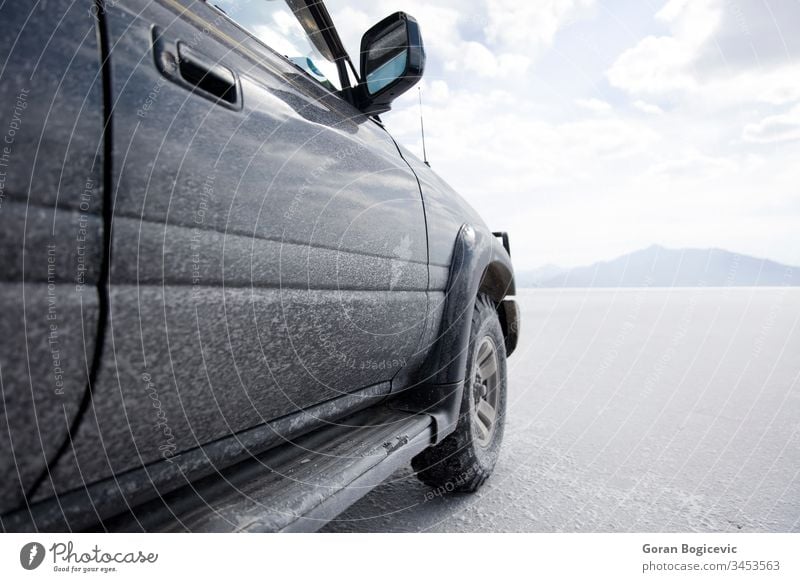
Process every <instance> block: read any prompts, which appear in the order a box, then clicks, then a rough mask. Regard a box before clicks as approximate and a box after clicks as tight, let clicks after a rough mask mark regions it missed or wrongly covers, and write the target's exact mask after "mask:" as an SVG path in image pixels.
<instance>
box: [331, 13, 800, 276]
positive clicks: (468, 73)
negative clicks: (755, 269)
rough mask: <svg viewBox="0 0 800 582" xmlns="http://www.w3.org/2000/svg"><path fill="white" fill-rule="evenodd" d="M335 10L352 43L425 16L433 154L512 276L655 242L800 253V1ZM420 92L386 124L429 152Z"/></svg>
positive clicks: (351, 47) (786, 256)
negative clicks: (499, 241) (390, 18)
mask: <svg viewBox="0 0 800 582" xmlns="http://www.w3.org/2000/svg"><path fill="white" fill-rule="evenodd" d="M326 4H327V5H328V8H329V10H330V12H331V14H332V16H333V19H334V22H335V23H336V26H337V29H338V30H339V33H340V36H341V37H342V39H343V41H344V43H345V46H346V47H347V48H348V51H349V52H350V54H351V55H357V54H358V49H359V41H360V37H361V35H362V34H363V32H364V31H366V30H367V29H368V28H369V27H370V26H371V25H372V24H374V23H376V22H377V21H378V20H380V19H381V18H383V17H385V16H387V15H388V14H390V13H392V12H395V11H397V10H403V11H405V12H407V13H409V14H411V15H412V16H414V17H415V18H416V19H417V21H418V22H419V24H420V27H421V30H422V35H423V39H424V42H425V48H426V54H427V67H426V71H425V75H424V78H423V80H422V81H421V83H420V85H419V86H420V87H421V88H422V98H423V104H424V105H423V112H424V118H425V134H426V146H427V151H428V157H429V159H430V162H431V165H432V167H433V169H434V170H435V171H436V172H437V173H439V174H440V175H441V176H442V177H443V178H444V179H445V180H446V181H447V182H448V183H450V184H451V185H452V186H453V187H454V188H455V189H456V190H458V192H459V193H460V194H461V195H462V196H464V198H466V199H467V200H468V201H469V202H470V203H471V204H472V205H473V206H474V207H475V208H476V209H477V210H478V211H479V212H480V213H481V214H482V216H483V217H484V219H485V220H486V222H487V224H488V225H489V226H490V228H492V229H493V230H507V231H508V232H509V234H510V236H511V241H512V245H513V247H512V248H513V256H514V262H515V265H516V268H517V269H518V270H519V269H528V268H534V267H537V266H540V265H544V264H557V265H560V266H563V267H572V266H578V265H583V264H589V263H592V262H595V261H597V260H605V259H610V258H613V257H615V256H618V255H621V254H624V253H627V252H631V251H634V250H637V249H640V248H644V247H647V246H650V245H651V244H660V245H663V246H666V247H670V248H683V247H696V248H706V247H719V248H725V249H728V250H731V251H735V252H740V253H746V254H751V255H755V256H759V257H766V258H770V259H773V260H777V261H780V262H785V263H788V264H794V265H800V163H798V162H799V161H800V2H798V0H769V1H767V0H668V1H663V0H662V1H655V0H620V1H597V0H528V1H525V0H427V1H425V0H371V1H369V2H367V1H363V0H362V1H352V0H351V1H343V0H328V2H326ZM354 60H355V59H354ZM356 62H357V61H356ZM417 93H418V91H417V88H416V87H415V88H414V89H412V90H411V91H409V92H408V93H407V94H406V95H404V96H403V97H401V98H400V99H398V100H397V101H396V102H395V104H394V106H393V110H392V111H391V112H389V113H386V114H384V115H383V116H382V118H383V120H384V122H385V124H386V126H387V127H388V129H389V130H390V132H391V133H392V135H393V136H394V137H395V138H397V139H398V141H400V142H401V143H402V144H403V145H404V146H406V147H407V148H409V149H410V150H411V151H413V152H414V153H416V154H417V155H419V156H420V157H421V156H422V146H421V140H420V130H419V105H418V102H417Z"/></svg>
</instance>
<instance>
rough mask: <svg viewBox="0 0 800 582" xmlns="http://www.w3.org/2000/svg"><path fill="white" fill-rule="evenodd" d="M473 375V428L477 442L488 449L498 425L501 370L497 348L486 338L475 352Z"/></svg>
mask: <svg viewBox="0 0 800 582" xmlns="http://www.w3.org/2000/svg"><path fill="white" fill-rule="evenodd" d="M473 368H474V372H473V375H472V427H473V434H474V436H475V441H476V442H477V443H478V445H479V446H481V447H483V448H486V447H488V446H489V445H490V444H491V442H492V437H493V436H494V431H495V427H496V425H497V402H498V395H499V390H498V385H499V370H498V362H497V347H496V346H495V344H494V341H492V339H491V338H490V337H484V338H483V339H482V340H481V342H480V344H479V345H478V349H477V350H476V352H475V362H474V365H473Z"/></svg>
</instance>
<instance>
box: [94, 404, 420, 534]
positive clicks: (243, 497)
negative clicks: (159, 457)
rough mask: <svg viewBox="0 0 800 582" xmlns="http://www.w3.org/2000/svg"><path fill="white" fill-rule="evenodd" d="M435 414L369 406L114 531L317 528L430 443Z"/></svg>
mask: <svg viewBox="0 0 800 582" xmlns="http://www.w3.org/2000/svg"><path fill="white" fill-rule="evenodd" d="M433 439H434V424H433V419H432V417H431V416H429V415H427V414H413V413H408V412H403V411H398V410H393V409H391V408H389V407H387V406H381V407H378V408H372V409H366V410H363V411H361V412H358V413H356V414H354V415H352V416H350V417H349V418H346V419H344V420H342V421H341V422H339V423H337V424H329V425H327V426H326V427H324V428H322V429H319V430H316V431H314V432H312V433H310V434H307V435H305V436H303V437H300V438H298V439H296V440H294V441H292V442H288V443H287V444H284V445H281V446H280V447H277V448H274V449H271V450H269V451H266V452H264V453H262V454H260V455H257V456H255V457H253V458H251V459H248V460H246V461H243V462H241V463H239V464H237V465H234V466H232V467H229V468H227V469H225V470H223V471H221V472H219V473H216V474H214V475H211V476H208V477H206V478H204V479H201V480H200V481H198V482H196V483H192V484H191V485H188V486H185V487H182V488H181V489H178V490H176V491H173V492H171V493H169V494H168V495H165V496H164V497H162V498H161V499H157V500H154V501H150V502H148V503H146V504H144V505H141V506H138V507H136V508H133V509H132V510H131V511H130V512H126V513H125V514H123V515H120V516H117V517H114V518H111V519H108V520H106V521H105V522H104V524H103V526H104V527H105V529H107V530H109V531H166V532H171V531H201V532H240V531H252V532H278V531H315V530H317V529H319V528H320V527H322V526H323V525H325V523H327V522H328V521H330V520H331V519H333V518H334V517H336V516H337V515H338V514H340V513H341V512H342V511H344V510H345V509H347V507H349V506H350V505H352V504H353V503H355V502H356V501H358V500H359V499H360V498H361V497H363V496H364V495H366V494H367V493H369V491H370V490H371V489H373V488H374V487H375V486H376V485H378V484H380V483H381V482H382V481H383V480H385V479H386V478H387V477H389V476H390V475H391V474H392V473H393V472H394V471H395V470H396V469H398V468H399V467H401V466H403V465H405V464H407V463H408V462H409V461H410V460H411V458H412V457H414V456H415V455H416V454H417V453H419V452H420V451H422V450H423V449H425V448H427V447H428V446H430V444H431V443H432V442H433Z"/></svg>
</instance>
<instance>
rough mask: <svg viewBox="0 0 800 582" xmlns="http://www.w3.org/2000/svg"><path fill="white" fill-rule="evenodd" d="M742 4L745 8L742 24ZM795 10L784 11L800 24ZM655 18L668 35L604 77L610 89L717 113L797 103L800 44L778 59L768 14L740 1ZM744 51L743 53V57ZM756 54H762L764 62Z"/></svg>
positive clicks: (687, 6)
mask: <svg viewBox="0 0 800 582" xmlns="http://www.w3.org/2000/svg"><path fill="white" fill-rule="evenodd" d="M740 4H741V5H747V6H748V8H747V11H748V12H747V19H746V17H745V14H744V13H743V12H742V9H741V8H740ZM778 4H779V5H782V6H783V5H786V4H787V3H786V2H778ZM794 6H795V8H794V9H792V8H791V7H787V8H786V9H785V10H784V11H783V12H787V13H788V12H791V11H792V10H794V13H796V14H795V22H797V21H798V20H796V18H800V4H797V3H796V2H795V3H794ZM755 15H759V17H756V16H755ZM656 19H657V20H659V21H660V22H662V23H663V24H664V25H666V26H667V28H668V29H669V31H670V34H668V35H664V36H654V35H649V36H647V37H645V38H644V39H642V40H640V41H639V42H638V43H637V44H636V45H635V46H633V47H632V48H630V49H628V50H626V51H624V52H623V53H622V54H621V55H620V56H619V57H618V58H617V59H616V61H615V62H614V63H613V64H612V65H611V67H610V68H609V69H608V71H607V77H608V80H609V82H610V83H611V85H613V86H614V87H617V88H620V89H623V90H625V91H627V92H628V93H630V94H632V95H637V96H639V95H651V96H653V95H660V96H666V97H672V98H675V97H676V95H679V96H682V97H683V98H691V99H702V100H704V101H706V102H708V103H714V104H718V105H722V106H735V105H736V104H739V103H742V102H760V103H769V104H785V103H791V102H793V101H796V100H798V99H800V63H798V62H797V61H795V60H793V58H792V57H798V58H800V42H798V41H796V40H790V41H788V43H787V41H784V42H783V43H782V46H783V53H782V54H778V53H779V51H777V49H776V48H775V46H774V45H775V39H780V38H782V35H781V30H780V28H779V27H778V22H777V21H776V20H775V19H774V14H772V13H771V10H770V9H769V8H768V7H764V6H762V7H761V9H760V10H754V9H753V7H752V6H751V5H749V4H748V3H740V2H723V1H722V0H692V1H691V2H689V0H671V1H670V2H668V3H667V4H666V5H665V6H664V8H662V9H661V10H660V11H659V12H658V13H657V14H656ZM749 23H750V24H749ZM751 26H752V28H751ZM754 31H757V32H758V35H757V36H756V34H755V32H754ZM795 37H797V34H791V35H790V36H788V38H790V39H794V38H795ZM768 39H769V40H768ZM742 47H747V48H746V51H744V53H743V49H742ZM757 47H765V48H764V50H765V52H766V54H765V59H764V61H763V62H762V61H760V60H759V59H758V52H757V51H758V48H757ZM790 47H791V48H790ZM795 47H796V48H795ZM725 51H728V53H726V52H725ZM742 54H748V55H749V56H750V57H753V58H750V59H748V58H743V57H742ZM729 55H730V58H728V56H729ZM778 57H782V58H778Z"/></svg>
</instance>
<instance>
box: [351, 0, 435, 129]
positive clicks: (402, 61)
mask: <svg viewBox="0 0 800 582" xmlns="http://www.w3.org/2000/svg"><path fill="white" fill-rule="evenodd" d="M424 70H425V49H424V47H423V46H422V36H421V35H420V32H419V25H418V24H417V21H416V20H414V18H412V17H411V16H409V15H408V14H406V13H404V12H395V13H394V14H392V15H391V16H388V17H387V18H384V19H383V20H381V21H380V22H379V23H378V24H376V25H375V26H373V27H372V28H370V29H369V30H368V31H367V32H366V33H364V36H363V37H362V38H361V82H360V83H359V85H358V87H357V88H356V95H357V101H358V103H357V105H358V108H359V109H360V110H361V111H363V112H364V113H369V114H378V113H384V112H385V111H389V109H391V107H392V101H394V100H395V99H396V98H397V97H399V96H400V95H402V94H403V93H405V92H406V91H408V90H409V89H410V88H411V87H413V86H414V84H415V83H416V82H417V81H419V80H420V78H421V77H422V73H423V71H424Z"/></svg>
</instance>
